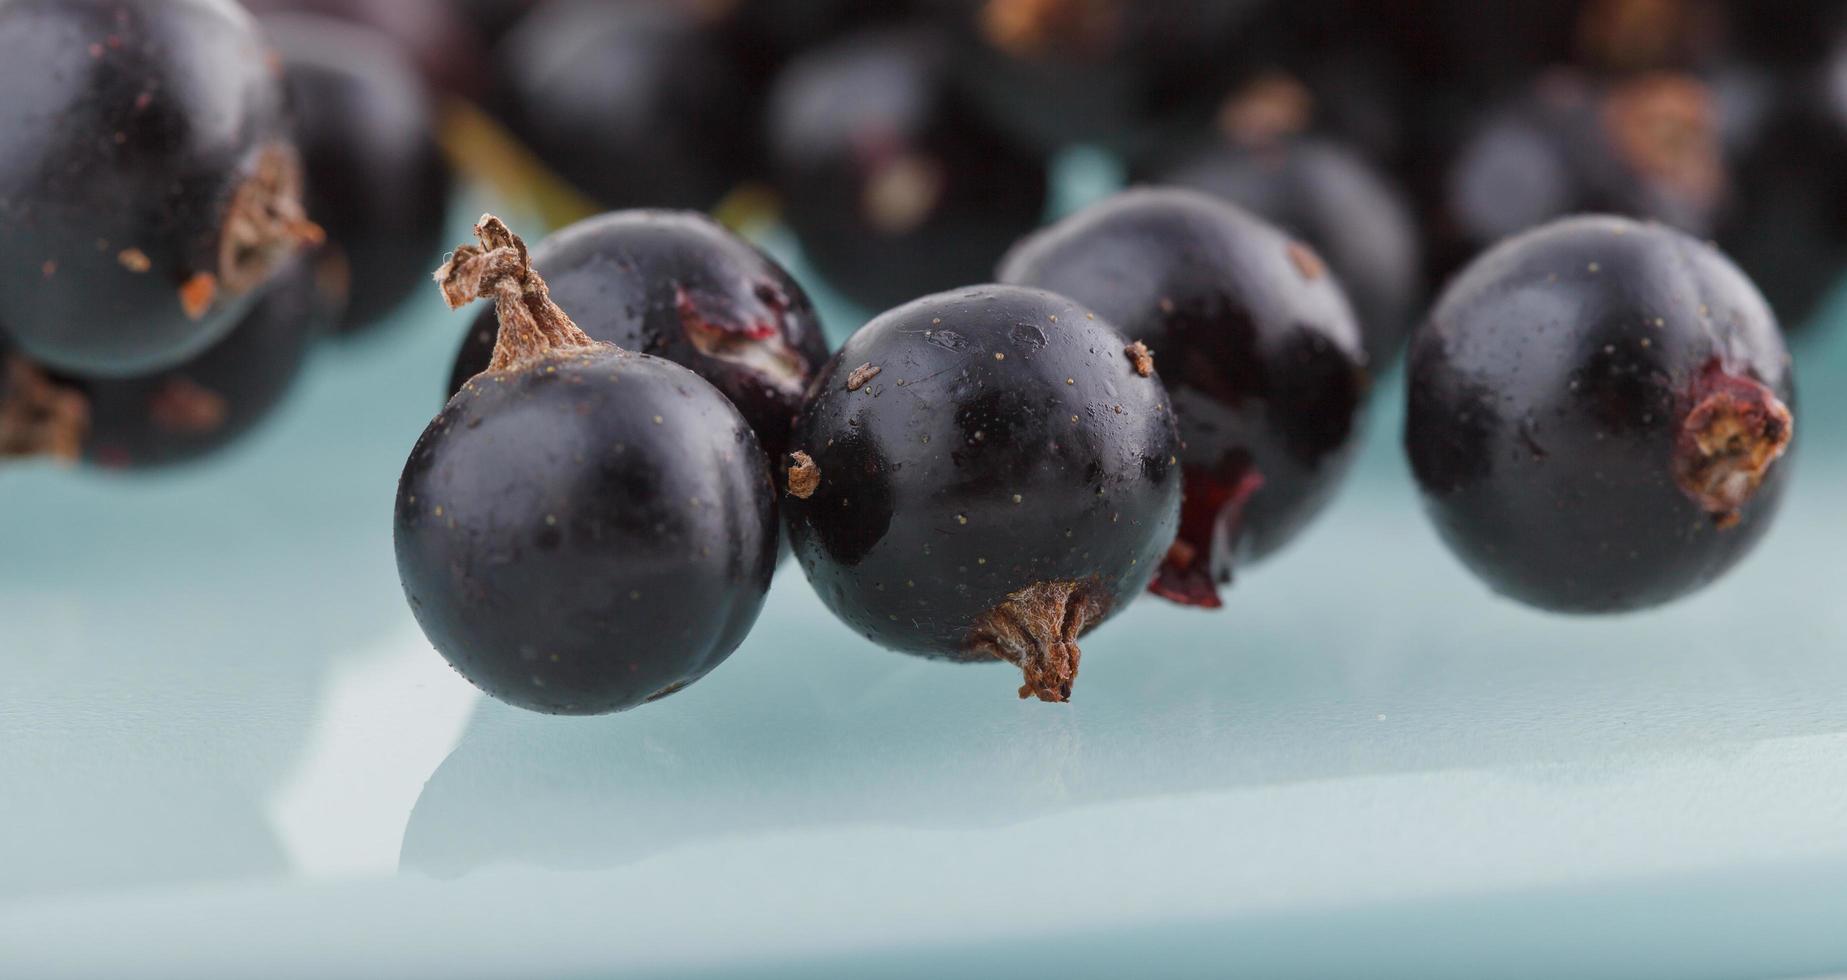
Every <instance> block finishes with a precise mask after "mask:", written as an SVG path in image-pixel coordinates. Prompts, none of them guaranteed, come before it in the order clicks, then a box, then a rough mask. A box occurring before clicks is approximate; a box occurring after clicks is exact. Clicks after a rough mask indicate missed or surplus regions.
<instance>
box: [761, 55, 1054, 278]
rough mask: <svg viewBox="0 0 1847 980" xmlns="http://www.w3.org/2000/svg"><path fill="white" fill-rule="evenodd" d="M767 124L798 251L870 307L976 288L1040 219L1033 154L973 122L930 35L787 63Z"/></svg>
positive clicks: (1042, 170) (1041, 198)
mask: <svg viewBox="0 0 1847 980" xmlns="http://www.w3.org/2000/svg"><path fill="white" fill-rule="evenodd" d="M769 127H770V136H769V139H770V155H771V159H772V162H773V165H774V169H775V173H776V182H777V186H778V188H779V189H780V191H781V193H782V195H783V198H784V202H785V205H786V207H785V213H784V219H785V220H786V221H787V223H788V225H789V227H790V228H791V229H793V230H794V232H795V234H796V237H797V238H799V239H800V241H801V245H802V251H803V253H804V254H805V255H806V256H807V258H808V259H809V261H811V262H812V263H813V264H814V265H815V267H816V268H817V269H818V270H819V271H820V272H821V274H822V275H823V276H825V277H826V278H827V281H828V283H829V284H830V285H833V286H835V287H836V288H838V289H839V290H840V291H841V292H842V293H844V294H845V295H846V296H848V297H849V298H851V299H853V300H854V301H856V302H858V303H860V304H862V305H864V306H866V307H868V308H871V309H884V308H886V307H888V306H891V305H893V304H896V303H901V302H904V301H906V300H909V299H913V298H915V297H917V296H920V295H922V294H924V293H929V292H933V291H936V290H939V289H948V288H951V287H955V286H964V285H968V284H970V283H977V282H983V281H986V280H987V279H988V278H989V276H990V274H991V272H992V269H993V267H994V260H995V259H996V258H998V257H999V256H1000V254H1001V253H1002V252H1003V251H1005V250H1006V248H1007V245H1008V243H1010V242H1012V241H1013V239H1015V238H1016V237H1018V236H1019V235H1021V234H1024V233H1025V232H1027V231H1029V230H1031V229H1032V228H1033V227H1034V226H1035V225H1037V224H1038V223H1039V219H1040V218H1041V216H1042V215H1043V214H1044V212H1045V203H1046V163H1045V161H1044V159H1042V158H1041V157H1040V156H1039V155H1037V154H1034V153H1028V152H1023V151H1020V150H1017V149H1015V148H1013V147H1012V146H1011V145H1009V144H1008V142H1007V141H1006V139H1005V138H1004V136H1003V134H1002V133H1000V132H999V131H998V130H996V129H995V128H994V127H993V126H992V125H990V124H989V123H987V122H986V121H985V120H984V119H983V118H982V117H981V116H980V114H979V113H978V112H977V111H976V110H975V108H974V106H973V105H972V104H970V102H969V101H968V100H967V99H966V98H965V97H964V96H962V95H961V94H960V92H959V90H958V89H957V88H956V86H955V80H954V78H953V75H952V65H951V63H950V61H949V58H948V53H947V51H946V48H945V46H944V44H943V43H942V40H941V38H939V37H936V36H935V35H932V34H929V33H925V32H919V31H891V32H884V31H881V32H870V33H862V34H855V35H853V36H851V37H848V38H845V39H842V40H840V41H837V42H834V43H832V44H829V45H827V46H824V47H822V48H819V49H816V50H814V51H812V52H809V53H808V54H806V55H804V56H802V57H800V58H798V59H796V60H795V61H794V62H792V63H791V64H790V66H789V67H788V68H787V69H786V70H785V71H784V72H783V73H782V75H781V77H780V78H779V79H778V80H777V82H776V86H775V89H774V91H773V92H772V93H771V97H770V110H769Z"/></svg>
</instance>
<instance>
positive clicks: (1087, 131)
mask: <svg viewBox="0 0 1847 980" xmlns="http://www.w3.org/2000/svg"><path fill="white" fill-rule="evenodd" d="M923 6H924V9H925V10H926V11H929V12H931V13H933V14H934V15H935V21H936V22H937V23H940V24H943V25H945V27H946V29H947V31H948V33H949V35H950V36H951V37H952V38H953V39H954V41H955V42H956V61H957V66H958V67H957V69H956V77H957V82H958V83H959V84H960V85H961V86H962V87H963V88H965V89H966V90H967V91H969V92H970V93H971V94H972V96H973V97H974V98H975V99H976V100H977V102H978V103H979V104H980V106H981V107H982V110H983V111H984V112H985V113H986V114H987V115H989V116H990V117H991V118H993V119H994V120H995V121H996V122H998V123H999V124H1000V126H1001V127H1002V129H1003V131H1004V132H1005V133H1006V134H1007V135H1008V136H1009V137H1010V138H1011V139H1013V140H1015V141H1016V142H1021V143H1023V144H1025V145H1029V146H1034V147H1037V148H1039V149H1041V150H1054V149H1057V148H1060V147H1063V146H1066V145H1069V144H1072V143H1100V144H1104V145H1107V146H1110V147H1112V148H1115V149H1131V148H1133V147H1135V146H1136V145H1138V144H1139V143H1140V142H1141V141H1142V140H1143V139H1145V138H1147V137H1149V136H1150V135H1151V134H1153V133H1156V132H1158V131H1161V130H1163V129H1167V128H1170V127H1173V126H1178V125H1181V124H1182V123H1184V122H1199V121H1202V120H1203V118H1204V117H1205V115H1206V114H1207V113H1209V111H1210V96H1211V94H1212V93H1214V92H1215V91H1216V90H1217V85H1216V84H1215V83H1216V81H1219V80H1222V79H1221V75H1222V73H1223V72H1224V71H1225V70H1227V68H1228V67H1229V64H1228V63H1229V62H1230V61H1232V60H1233V59H1232V58H1228V57H1227V52H1228V49H1229V48H1230V47H1231V46H1232V43H1233V42H1234V41H1235V39H1236V38H1237V37H1239V36H1240V33H1241V32H1243V31H1245V30H1248V29H1249V28H1250V26H1251V24H1250V21H1251V19H1252V13H1253V12H1254V11H1255V10H1256V9H1258V8H1259V7H1261V6H1264V4H1260V3H1251V2H1226V0H1161V2H1147V0H926V2H925V3H924V4H923Z"/></svg>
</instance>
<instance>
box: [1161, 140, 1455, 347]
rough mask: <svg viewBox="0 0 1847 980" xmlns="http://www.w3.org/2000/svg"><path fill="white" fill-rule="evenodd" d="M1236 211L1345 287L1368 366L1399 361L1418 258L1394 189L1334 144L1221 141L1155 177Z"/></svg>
mask: <svg viewBox="0 0 1847 980" xmlns="http://www.w3.org/2000/svg"><path fill="white" fill-rule="evenodd" d="M1152 180H1153V181H1154V182H1156V183H1161V184H1171V185H1175V186H1179V187H1191V188H1194V189H1197V190H1202V191H1205V192H1207V193H1209V194H1213V195H1215V196H1217V197H1221V198H1224V199H1225V200H1227V201H1230V202H1232V203H1233V204H1237V205H1240V206H1242V207H1244V208H1245V209H1247V210H1249V211H1251V212H1252V213H1254V214H1256V215H1257V216H1258V217H1261V218H1263V219H1264V220H1266V221H1269V222H1271V223H1273V224H1275V225H1277V226H1279V227H1281V228H1282V229H1283V230H1285V231H1287V232H1289V233H1290V234H1292V235H1295V236H1297V237H1299V238H1301V239H1302V241H1304V242H1306V243H1308V245H1310V246H1311V247H1313V248H1314V250H1315V251H1316V252H1317V253H1318V254H1319V255H1320V256H1321V257H1322V258H1324V259H1326V260H1327V263H1328V267H1329V268H1331V269H1332V270H1333V271H1334V275H1335V277H1336V278H1337V279H1339V280H1340V283H1341V285H1342V286H1344V287H1345V288H1346V291H1347V297H1348V299H1350V300H1351V301H1352V303H1353V309H1354V313H1355V314H1356V315H1357V316H1358V317H1359V322H1360V327H1361V331H1362V333H1363V334H1364V339H1365V344H1366V355H1367V358H1368V359H1369V361H1370V362H1371V363H1372V364H1374V365H1382V364H1385V363H1387V362H1389V361H1391V360H1392V359H1393V358H1395V357H1397V356H1398V351H1399V349H1400V347H1402V346H1403V343H1404V338H1405V336H1406V335H1407V334H1408V333H1409V332H1410V329H1411V326H1412V323H1413V321H1414V320H1415V318H1416V316H1417V306H1418V304H1419V303H1420V302H1421V301H1422V291H1423V279H1422V277H1423V256H1422V243H1421V242H1420V240H1419V237H1418V230H1417V224H1416V222H1415V221H1414V220H1413V218H1412V211H1411V205H1410V202H1409V201H1408V200H1407V199H1406V197H1405V195H1404V193H1403V192H1402V191H1401V190H1400V189H1399V187H1398V185H1397V184H1396V183H1395V182H1394V181H1393V180H1392V179H1391V178H1390V177H1388V176H1386V175H1385V174H1384V173H1382V172H1381V171H1380V170H1379V169H1378V168H1376V167H1374V166H1373V165H1372V164H1371V163H1369V162H1368V161H1367V160H1366V159H1365V158H1363V157H1362V156H1360V155H1359V154H1358V153H1356V152H1354V151H1353V150H1351V149H1349V148H1348V147H1347V146H1345V145H1344V144H1342V143H1340V142H1339V141H1337V140H1333V139H1330V138H1326V137H1319V136H1312V135H1305V134H1275V135H1271V136H1263V137H1257V138H1249V139H1247V138H1239V137H1235V136H1231V135H1229V134H1227V135H1225V136H1224V137H1223V138H1220V139H1217V140H1214V141H1212V142H1211V143H1210V144H1208V145H1206V146H1204V147H1201V148H1199V149H1197V150H1195V151H1193V152H1192V153H1190V154H1187V155H1185V156H1182V157H1181V158H1180V159H1179V160H1178V161H1177V162H1175V163H1174V164H1172V165H1171V166H1169V167H1167V168H1165V169H1163V170H1160V171H1158V172H1156V173H1155V174H1153V175H1152Z"/></svg>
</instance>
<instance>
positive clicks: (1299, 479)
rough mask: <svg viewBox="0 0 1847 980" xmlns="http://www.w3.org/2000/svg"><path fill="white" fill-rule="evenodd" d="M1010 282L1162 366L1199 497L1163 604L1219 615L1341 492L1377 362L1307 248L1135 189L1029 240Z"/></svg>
mask: <svg viewBox="0 0 1847 980" xmlns="http://www.w3.org/2000/svg"><path fill="white" fill-rule="evenodd" d="M1000 276H1001V279H1003V280H1004V281H1007V282H1012V283H1019V284H1022V285H1029V286H1038V287H1041V288H1045V289H1050V290H1053V291H1055V292H1059V293H1062V294H1064V295H1067V296H1070V297H1072V298H1073V299H1076V300H1078V301H1079V302H1082V303H1087V304H1090V305H1091V307H1092V308H1093V309H1095V310H1096V311H1097V313H1098V315H1100V316H1102V317H1104V318H1105V319H1107V320H1109V321H1110V322H1112V323H1114V324H1116V325H1117V326H1119V327H1121V329H1122V331H1123V332H1124V333H1125V334H1126V335H1128V336H1129V337H1130V338H1131V339H1133V340H1137V341H1141V342H1142V343H1145V344H1146V345H1147V346H1148V348H1149V349H1150V350H1152V351H1153V352H1154V356H1155V358H1156V360H1157V363H1159V364H1160V365H1161V374H1162V377H1163V378H1165V379H1166V381H1167V387H1168V390H1169V391H1170V392H1172V394H1173V401H1174V411H1175V414H1176V415H1177V416H1178V418H1179V424H1180V435H1181V439H1182V443H1183V446H1184V449H1183V450H1182V452H1181V455H1180V459H1181V461H1182V463H1183V464H1184V466H1185V471H1186V498H1187V503H1186V505H1185V507H1184V508H1183V511H1182V518H1181V530H1180V535H1179V541H1178V546H1177V547H1175V548H1173V549H1171V550H1170V552H1169V554H1168V560H1167V561H1166V563H1165V564H1164V565H1163V567H1162V569H1161V573H1160V576H1159V577H1158V578H1157V579H1156V580H1155V585H1154V591H1155V592H1156V593H1157V594H1159V595H1161V596H1164V597H1166V598H1168V599H1172V600H1174V601H1176V602H1180V603H1183V604H1186V605H1193V606H1200V607H1206V608H1214V607H1217V606H1218V605H1219V603H1220V600H1219V597H1218V588H1219V587H1220V586H1222V585H1225V584H1227V583H1229V582H1230V581H1231V578H1232V574H1233V572H1234V570H1236V569H1237V568H1239V567H1241V566H1244V565H1246V564H1248V563H1250V562H1254V561H1256V560H1259V559H1261V558H1263V557H1265V556H1267V555H1269V554H1271V553H1273V552H1275V551H1276V550H1277V549H1279V548H1281V547H1282V546H1283V545H1285V544H1287V543H1288V541H1289V540H1290V539H1291V538H1292V537H1294V535H1295V534H1296V533H1297V532H1298V531H1299V530H1301V528H1302V527H1303V526H1305V525H1306V524H1307V523H1308V522H1309V521H1310V520H1311V519H1312V518H1313V517H1314V516H1315V515H1316V514H1317V513H1319V512H1320V510H1321V509H1322V508H1323V507H1324V506H1325V505H1326V504H1327V502H1328V501H1329V499H1330V498H1331V497H1332V496H1333V493H1334V490H1335V489H1336V488H1337V487H1338V486H1339V484H1340V482H1341V479H1342V477H1343V476H1344V475H1345V473H1346V471H1347V468H1348V464H1349V463H1350V462H1351V460H1352V456H1353V450H1354V448H1355V441H1356V440H1355V439H1354V435H1355V433H1356V432H1357V429H1358V424H1359V413H1360V410H1361V408H1362V406H1363V405H1364V404H1365V396H1366V391H1367V385H1368V381H1367V373H1366V355H1365V353H1364V351H1363V349H1362V346H1361V340H1360V330H1359V326H1358V325H1357V324H1356V323H1355V321H1354V316H1353V311H1352V309H1351V308H1350V307H1349V306H1348V303H1347V299H1346V296H1345V294H1344V293H1343V291H1342V290H1341V287H1340V285H1339V283H1337V282H1336V281H1335V279H1334V276H1333V275H1332V274H1331V273H1330V272H1329V270H1328V269H1327V267H1326V266H1325V265H1324V264H1323V263H1322V262H1321V260H1320V258H1319V256H1318V255H1317V254H1316V253H1315V252H1314V251H1313V250H1311V249H1309V248H1308V247H1307V246H1305V245H1303V244H1301V243H1300V242H1297V241H1295V240H1294V239H1292V238H1291V237H1289V236H1288V235H1286V234H1284V233H1283V232H1282V231H1280V230H1278V229H1277V228H1275V227H1274V226H1272V225H1270V224H1268V223H1266V222H1264V221H1262V220H1260V219H1258V218H1256V217H1254V216H1252V215H1251V214H1249V213H1248V212H1246V211H1244V210H1243V209H1241V208H1238V207H1236V206H1234V205H1231V204H1228V203H1226V202H1224V201H1221V200H1219V199H1217V198H1215V197H1211V196H1208V195H1206V194H1202V193H1200V192H1197V191H1191V190H1182V189H1178V188H1174V189H1159V190H1133V191H1128V192H1125V193H1122V194H1118V195H1116V196H1114V197H1112V198H1110V199H1108V200H1105V201H1103V202H1101V203H1099V204H1096V205H1094V206H1092V207H1090V208H1088V209H1086V210H1084V211H1081V212H1079V213H1077V214H1076V215H1073V216H1072V217H1070V218H1067V219H1065V220H1064V221H1062V222H1060V223H1058V224H1056V225H1053V226H1052V227H1050V228H1048V229H1046V230H1044V231H1041V232H1039V233H1037V234H1034V235H1032V236H1030V237H1028V238H1026V239H1024V240H1023V241H1021V242H1020V244H1019V245H1017V246H1016V247H1015V248H1014V250H1013V251H1012V252H1011V253H1009V255H1008V256H1007V258H1006V260H1005V261H1004V262H1003V263H1002V264H1001V271H1000Z"/></svg>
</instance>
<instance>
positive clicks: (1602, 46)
mask: <svg viewBox="0 0 1847 980" xmlns="http://www.w3.org/2000/svg"><path fill="white" fill-rule="evenodd" d="M1722 20H1723V16H1722V15H1721V14H1720V12H1719V10H1718V5H1717V4H1712V3H1700V2H1695V0H1591V2H1590V3H1588V4H1586V5H1585V6H1584V7H1583V9H1582V10H1581V11H1579V13H1578V23H1577V46H1578V51H1579V54H1580V57H1581V59H1582V60H1583V61H1584V62H1586V63H1588V64H1592V65H1597V66H1600V67H1604V68H1609V69H1613V70H1616V71H1642V70H1646V69H1650V68H1661V67H1663V66H1666V65H1670V64H1676V63H1686V62H1690V61H1698V60H1701V59H1700V55H1701V54H1702V53H1710V51H1711V49H1713V48H1714V47H1716V46H1717V45H1718V43H1719V42H1720V41H1721V40H1723V34H1724V24H1723V23H1722Z"/></svg>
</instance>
